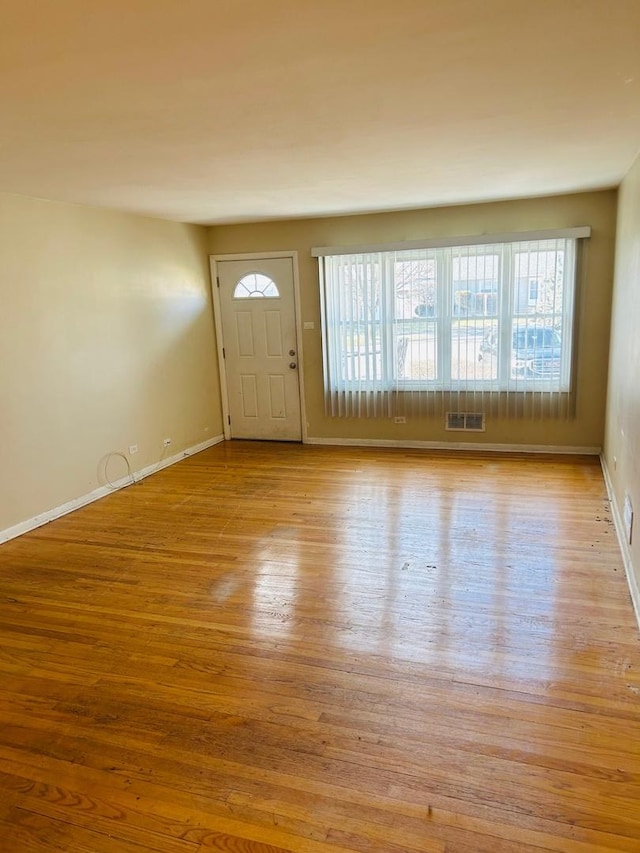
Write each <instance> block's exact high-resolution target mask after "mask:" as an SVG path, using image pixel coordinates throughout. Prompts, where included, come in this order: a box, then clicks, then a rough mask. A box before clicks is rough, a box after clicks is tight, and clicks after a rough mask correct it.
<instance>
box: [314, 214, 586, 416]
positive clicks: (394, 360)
mask: <svg viewBox="0 0 640 853" xmlns="http://www.w3.org/2000/svg"><path fill="white" fill-rule="evenodd" d="M576 230H581V231H584V230H585V229H576ZM580 236H583V235H582V234H581V235H580ZM514 237H515V235H514ZM325 251H326V254H325V253H324V252H325ZM345 252H346V250H341V253H340V254H331V253H330V250H314V253H317V254H318V255H319V256H320V257H321V281H322V322H323V344H324V375H325V391H326V394H327V395H328V396H331V395H333V396H334V397H335V395H338V397H342V398H343V399H347V398H351V399H352V401H353V400H354V399H356V400H358V402H359V403H362V402H363V401H364V402H366V403H367V405H368V404H369V403H370V402H372V400H373V402H375V399H373V398H378V399H379V400H383V399H386V398H385V395H389V394H394V395H396V396H397V395H402V394H403V392H404V393H405V394H411V395H415V394H416V393H421V392H422V393H427V394H428V393H439V394H442V393H443V392H445V393H451V392H455V393H458V394H460V393H464V394H466V395H467V396H469V395H474V399H475V400H476V402H477V399H478V397H480V399H482V395H484V394H493V395H500V394H508V393H509V392H519V393H521V394H526V393H530V394H531V393H540V394H542V393H545V394H547V395H550V394H555V395H560V394H562V393H568V392H569V391H570V389H571V386H572V375H571V371H572V339H573V307H574V290H575V270H576V238H575V237H573V236H570V237H568V236H559V237H555V236H554V237H549V238H548V239H536V240H525V239H520V240H516V239H513V240H509V241H505V242H495V243H489V242H479V243H478V244H477V245H459V246H443V247H438V246H433V247H432V246H425V247H419V248H407V249H402V248H398V249H394V250H382V251H371V250H368V251H361V252H357V253H353V254H347V253H345ZM320 253H322V254H320ZM367 397H368V399H367ZM347 408H349V407H347ZM383 409H384V407H383ZM339 413H341V412H339ZM346 413H357V412H349V411H347V412H346ZM382 413H384V412H381V414H382Z"/></svg>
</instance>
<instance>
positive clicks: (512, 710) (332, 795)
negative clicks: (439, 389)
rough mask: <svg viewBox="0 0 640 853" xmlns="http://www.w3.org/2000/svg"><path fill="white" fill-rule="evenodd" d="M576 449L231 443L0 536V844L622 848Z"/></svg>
mask: <svg viewBox="0 0 640 853" xmlns="http://www.w3.org/2000/svg"><path fill="white" fill-rule="evenodd" d="M638 640H639V636H638V629H637V625H636V623H635V620H634V615H633V610H632V606H631V602H630V598H629V594H628V592H627V588H626V583H625V577H624V570H623V567H622V562H621V558H620V554H619V551H618V547H617V543H616V539H615V533H614V530H613V526H612V523H611V518H610V515H609V512H608V508H607V501H606V493H605V488H604V484H603V480H602V475H601V472H600V468H599V465H598V462H597V460H594V459H587V458H572V459H567V458H551V457H550V458H539V457H533V458H531V457H530V458H502V457H496V456H484V457H483V456H469V455H463V454H458V455H447V454H433V455H432V454H427V453H425V452H423V451H402V450H380V449H356V448H336V447H333V448H321V447H309V446H307V447H303V446H300V445H282V444H263V443H251V442H229V443H226V444H222V445H218V446H217V447H214V448H212V449H210V450H208V451H205V452H204V453H201V454H199V455H197V456H194V457H191V458H189V459H186V460H185V461H184V462H182V463H180V464H179V465H176V466H174V467H173V468H169V469H167V470H165V471H163V472H161V473H159V474H156V475H155V476H153V477H150V478H148V479H146V480H144V481H143V482H142V483H141V484H139V485H136V486H132V487H130V488H128V489H126V490H124V491H121V492H119V493H117V494H114V495H112V496H110V497H108V498H105V499H104V500H102V501H99V502H97V503H95V504H92V505H90V506H88V507H86V508H84V509H82V510H79V511H77V512H75V513H73V514H72V515H68V516H66V517H64V518H62V519H59V520H58V521H55V522H53V523H51V524H49V525H47V526H45V527H42V528H40V529H39V530H37V531H34V532H32V533H30V534H28V535H26V536H24V537H22V538H21V539H17V540H14V541H12V542H9V543H7V544H5V545H3V546H1V547H0V677H1V684H2V689H1V692H0V791H1V796H0V850H1V851H2V853H33V851H38V853H40V851H65V853H148V851H154V853H204V851H208V850H217V851H228V853H281V851H296V852H297V851H300V852H301V853H302V851H305V853H306V851H309V853H340V851H342V853H344V851H361V853H415V852H416V851H421V853H442V852H443V851H447V853H511V851H523V853H534V851H566V853H595V851H640V644H639V642H638Z"/></svg>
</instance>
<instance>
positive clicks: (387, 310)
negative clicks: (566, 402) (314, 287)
mask: <svg viewBox="0 0 640 853" xmlns="http://www.w3.org/2000/svg"><path fill="white" fill-rule="evenodd" d="M573 230H574V231H575V230H581V229H573ZM514 236H516V235H514ZM517 236H518V237H519V239H517V240H516V239H511V240H508V241H496V242H489V240H488V239H484V240H482V241H479V242H477V243H472V242H464V243H459V244H456V243H453V244H451V245H441V246H436V245H424V246H413V245H411V246H410V247H409V248H407V249H406V250H405V249H403V248H401V247H400V246H394V248H392V249H389V250H386V249H381V250H380V249H378V250H376V251H375V252H374V251H372V252H370V253H368V254H375V255H378V258H379V274H380V282H379V287H380V291H381V300H380V302H381V313H382V316H383V321H382V322H381V323H380V328H381V335H380V371H379V372H380V375H379V376H378V375H376V376H374V377H373V378H370V376H369V373H370V370H369V360H370V357H371V355H372V354H373V356H374V358H373V366H374V368H375V365H376V358H375V356H376V354H377V353H376V352H373V353H370V352H369V350H368V349H367V350H366V351H365V359H366V362H365V364H366V373H367V375H366V376H365V377H362V376H360V375H354V376H349V375H348V368H347V366H346V359H345V358H344V357H343V359H342V362H343V363H344V365H345V366H344V367H343V373H342V376H341V377H340V381H341V382H343V383H348V382H354V381H357V383H358V390H359V391H364V392H366V391H368V390H380V388H382V390H383V391H390V390H394V391H399V392H403V391H404V392H412V391H421V390H430V391H443V392H447V391H451V390H453V389H457V390H459V389H460V388H461V387H462V388H464V390H466V391H469V392H471V393H474V392H485V391H500V392H502V391H505V392H513V391H521V392H527V393H531V392H537V391H543V392H553V393H564V392H569V391H571V388H572V384H573V380H574V377H573V375H572V374H573V372H574V371H573V358H572V352H573V341H574V331H575V304H576V289H577V239H578V237H577V236H575V235H574V234H570V235H567V234H559V235H556V234H553V235H548V234H546V233H545V234H544V238H543V239H541V238H540V236H539V235H536V236H535V237H531V236H530V235H526V234H522V235H517ZM579 236H584V235H582V234H581V235H579ZM552 239H555V240H557V239H564V240H565V244H564V247H563V249H564V252H565V257H564V261H563V287H562V308H561V312H560V314H558V312H546V313H545V314H531V313H528V312H524V313H522V312H517V310H516V308H517V306H516V302H517V294H516V289H517V287H518V284H517V282H518V279H517V274H516V258H517V255H518V254H519V253H522V252H523V251H524V250H526V251H528V252H532V251H535V248H534V247H533V244H538V246H540V248H539V251H540V252H544V251H545V250H548V249H547V247H545V246H543V245H542V246H541V245H540V244H541V243H544V241H545V240H552ZM458 245H463V246H465V247H466V249H467V254H466V257H467V258H469V257H473V258H478V257H481V256H482V255H486V256H492V255H496V256H497V264H498V270H497V292H496V312H495V314H494V315H491V320H492V323H494V324H495V326H496V327H497V330H498V352H497V356H496V358H497V376H496V378H495V379H475V378H472V379H469V378H464V379H460V378H454V377H453V375H452V374H453V362H454V358H453V351H452V333H453V328H454V323H455V322H456V316H455V312H454V307H453V306H454V300H455V292H456V290H455V287H454V278H453V262H454V260H455V258H456V256H455V255H454V253H453V250H454V249H455V248H456V246H458ZM523 247H524V248H523ZM370 248H372V247H370ZM414 250H419V251H420V252H424V255H423V258H424V260H425V261H427V262H428V261H429V260H431V259H432V257H433V258H434V259H435V269H436V284H435V291H436V292H435V311H434V315H433V316H425V317H424V318H422V317H421V318H419V319H420V320H422V321H423V322H426V323H433V324H434V330H435V335H436V345H435V372H436V373H435V378H433V379H428V378H420V379H411V378H403V377H400V376H399V366H398V346H397V340H398V337H399V336H398V328H400V327H401V325H402V322H405V323H406V322H407V320H406V318H404V319H402V318H398V316H397V311H396V307H395V302H396V290H397V282H396V281H395V278H394V264H395V263H396V262H397V261H398V260H399V259H400V260H402V258H399V255H402V254H403V253H404V252H405V251H406V252H413V251H414ZM471 250H473V254H471V255H470V254H469V252H470V251H471ZM315 251H318V252H319V251H320V250H314V252H315ZM555 251H557V249H556V250H555ZM432 253H433V255H432ZM339 254H342V255H345V254H348V253H347V251H345V250H342V251H341V252H340V253H339ZM349 254H351V253H349ZM361 254H363V253H360V252H357V251H356V252H353V254H352V259H353V260H352V263H355V259H356V258H357V257H358V256H360V255H361ZM327 255H330V252H329V250H325V251H323V252H322V255H321V256H327ZM417 257H419V256H417ZM457 257H459V258H462V257H464V256H463V255H458V256H457ZM409 259H410V258H406V260H409ZM350 260H351V259H350ZM363 266H365V267H366V265H363ZM323 282H324V277H323ZM529 293H530V282H528V283H527V297H528V295H529ZM346 299H347V297H346V296H345V297H344V300H341V302H342V301H345V300H346ZM322 306H323V338H324V336H325V331H324V327H325V325H326V322H325V317H324V314H325V311H326V304H325V299H324V298H323V299H322ZM558 316H561V318H562V334H561V353H560V375H559V377H557V378H554V377H553V376H551V377H550V378H549V379H546V378H544V377H526V378H523V377H517V376H515V377H514V375H513V370H512V340H513V334H514V328H515V326H516V323H517V321H518V320H519V319H520V320H521V321H522V322H523V323H525V324H526V325H527V326H528V325H538V324H542V323H544V324H545V325H546V324H548V323H552V322H553V320H554V319H557V317H558ZM465 319H473V320H475V321H479V320H486V319H487V316H486V315H479V314H478V313H477V306H476V308H475V311H474V313H473V314H469V313H468V312H467V314H466V315H465ZM532 321H534V322H533V323H532ZM338 322H339V323H340V324H342V325H344V326H345V328H348V327H349V324H350V323H351V324H353V316H351V317H348V316H345V314H344V313H342V314H341V317H340V318H339V320H338ZM410 322H415V321H414V320H413V318H412V320H411V321H410ZM365 326H373V322H367V323H366V324H365ZM553 328H556V327H555V326H554V327H553ZM367 334H368V332H367ZM339 339H346V335H341V336H339ZM332 340H335V339H334V338H332ZM374 342H375V335H374ZM323 346H330V343H329V341H327V342H326V344H325V342H324V341H323ZM355 352H357V351H356V350H353V351H352V352H351V354H350V357H351V358H353V357H354V353H355ZM358 357H361V356H358ZM374 372H375V371H374Z"/></svg>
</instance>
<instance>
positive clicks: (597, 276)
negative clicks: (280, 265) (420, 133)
mask: <svg viewBox="0 0 640 853" xmlns="http://www.w3.org/2000/svg"><path fill="white" fill-rule="evenodd" d="M615 218H616V192H615V191H606V192H595V193H582V194H577V195H567V196H557V197H551V198H538V199H526V200H521V201H509V202H498V203H492V204H480V205H467V206H464V207H446V208H439V209H429V210H419V211H409V212H407V211H404V212H392V213H383V214H376V215H368V216H349V217H336V218H331V219H307V220H293V221H288V222H270V223H260V224H246V225H244V224H243V225H232V226H218V227H214V228H212V229H211V230H210V239H209V246H210V250H211V252H212V253H214V254H215V253H220V254H222V253H232V252H263V251H264V252H267V251H279V250H288V249H296V250H297V251H298V252H299V264H300V284H301V303H302V306H301V307H302V317H303V320H305V321H313V322H314V323H315V329H314V330H313V331H304V332H303V333H302V334H303V353H304V382H305V392H306V408H307V421H308V432H309V436H311V437H324V438H327V437H346V438H377V439H396V440H405V441H442V442H444V441H451V440H452V436H454V437H455V439H456V440H464V439H467V440H468V441H472V442H477V441H478V440H479V439H480V440H483V441H485V442H487V443H515V444H535V445H562V446H573V447H577V446H579V447H601V446H602V443H603V435H604V410H605V396H606V381H607V353H608V346H609V320H610V304H611V289H612V277H613V253H614V239H615ZM578 225H591V226H592V228H593V236H592V238H591V239H590V240H589V241H588V245H587V252H586V262H585V264H584V276H583V280H582V282H581V293H580V305H579V338H578V356H579V360H580V369H579V373H578V385H577V415H576V417H575V418H574V419H572V420H560V421H540V420H538V421H536V422H529V423H527V422H523V421H515V420H498V419H491V418H488V419H487V429H486V432H485V433H484V434H481V435H478V434H477V433H476V434H472V435H470V436H465V435H463V434H461V433H453V434H452V433H450V432H446V431H445V430H444V427H443V419H442V418H441V417H438V418H434V419H422V418H421V419H414V420H411V419H408V420H407V423H406V424H404V425H396V424H393V423H392V422H391V421H389V420H355V419H353V420H350V419H345V418H333V419H332V418H327V417H325V415H324V404H323V399H322V355H321V340H320V306H319V296H318V274H317V262H316V261H315V260H314V259H313V258H311V255H310V249H311V247H313V246H327V245H329V246H331V245H333V246H335V245H349V244H352V245H353V244H358V243H360V244H362V243H376V242H384V241H389V240H415V239H421V238H431V237H445V236H454V235H467V234H483V233H492V232H493V233H499V232H505V231H526V230H535V229H545V228H565V227H571V226H578Z"/></svg>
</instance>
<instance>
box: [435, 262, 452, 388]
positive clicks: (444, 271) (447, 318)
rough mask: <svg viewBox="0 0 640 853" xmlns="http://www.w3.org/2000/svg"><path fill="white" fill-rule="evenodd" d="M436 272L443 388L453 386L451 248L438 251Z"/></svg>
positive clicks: (439, 355) (438, 371) (439, 377)
mask: <svg viewBox="0 0 640 853" xmlns="http://www.w3.org/2000/svg"><path fill="white" fill-rule="evenodd" d="M436 274H437V282H436V286H437V290H436V292H437V294H438V364H437V374H436V375H437V380H438V384H440V385H442V387H443V388H446V389H450V387H451V317H452V303H453V283H452V276H453V272H452V264H451V249H440V250H438V251H437V252H436Z"/></svg>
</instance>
